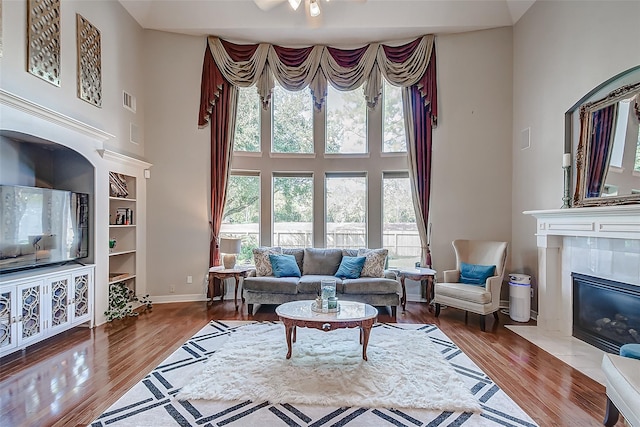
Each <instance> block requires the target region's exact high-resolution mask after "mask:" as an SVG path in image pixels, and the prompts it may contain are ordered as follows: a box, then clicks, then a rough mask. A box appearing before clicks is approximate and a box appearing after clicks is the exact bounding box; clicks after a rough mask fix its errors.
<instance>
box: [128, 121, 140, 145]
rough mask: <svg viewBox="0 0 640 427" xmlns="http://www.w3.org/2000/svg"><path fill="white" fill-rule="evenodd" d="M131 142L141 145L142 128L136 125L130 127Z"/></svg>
mask: <svg viewBox="0 0 640 427" xmlns="http://www.w3.org/2000/svg"><path fill="white" fill-rule="evenodd" d="M129 140H130V141H131V142H132V143H134V144H139V143H140V128H139V127H138V125H137V124H135V123H130V125H129Z"/></svg>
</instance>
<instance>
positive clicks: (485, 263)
mask: <svg viewBox="0 0 640 427" xmlns="http://www.w3.org/2000/svg"><path fill="white" fill-rule="evenodd" d="M452 245H453V249H454V250H455V252H456V269H455V270H447V271H445V272H444V282H443V283H436V285H435V288H434V289H435V298H434V302H435V304H436V317H438V316H439V315H440V306H441V305H446V306H448V307H454V308H459V309H461V310H465V312H466V313H465V319H466V315H467V314H468V312H469V311H470V312H472V313H477V314H479V315H480V329H481V330H482V331H484V330H485V316H486V315H488V314H492V313H493V317H494V318H495V319H496V321H497V320H498V309H499V308H500V307H499V306H500V288H501V287H502V278H503V277H504V268H505V262H506V259H507V247H508V245H509V244H508V243H507V242H493V241H488V240H454V241H453V242H452Z"/></svg>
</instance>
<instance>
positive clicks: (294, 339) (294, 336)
mask: <svg viewBox="0 0 640 427" xmlns="http://www.w3.org/2000/svg"><path fill="white" fill-rule="evenodd" d="M296 331H297V329H296V326H295V325H294V326H293V342H296Z"/></svg>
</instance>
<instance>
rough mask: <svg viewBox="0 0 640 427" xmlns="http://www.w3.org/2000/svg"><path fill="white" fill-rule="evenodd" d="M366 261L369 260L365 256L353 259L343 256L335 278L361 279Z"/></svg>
mask: <svg viewBox="0 0 640 427" xmlns="http://www.w3.org/2000/svg"><path fill="white" fill-rule="evenodd" d="M366 259H367V258H366V257H363V256H356V257H352V256H344V255H343V256H342V261H340V267H338V271H336V275H335V276H336V277H339V278H341V279H357V278H358V277H360V273H361V272H362V267H364V262H365V260H366Z"/></svg>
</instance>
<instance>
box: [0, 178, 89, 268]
mask: <svg viewBox="0 0 640 427" xmlns="http://www.w3.org/2000/svg"><path fill="white" fill-rule="evenodd" d="M87 256H89V195H88V194H85V193H75V192H72V191H64V190H52V189H49V188H38V187H25V186H18V185H0V274H4V273H9V272H13V271H19V270H24V269H28V268H34V267H41V266H45V265H52V264H63V263H66V262H70V261H74V260H79V259H81V258H86V257H87Z"/></svg>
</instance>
